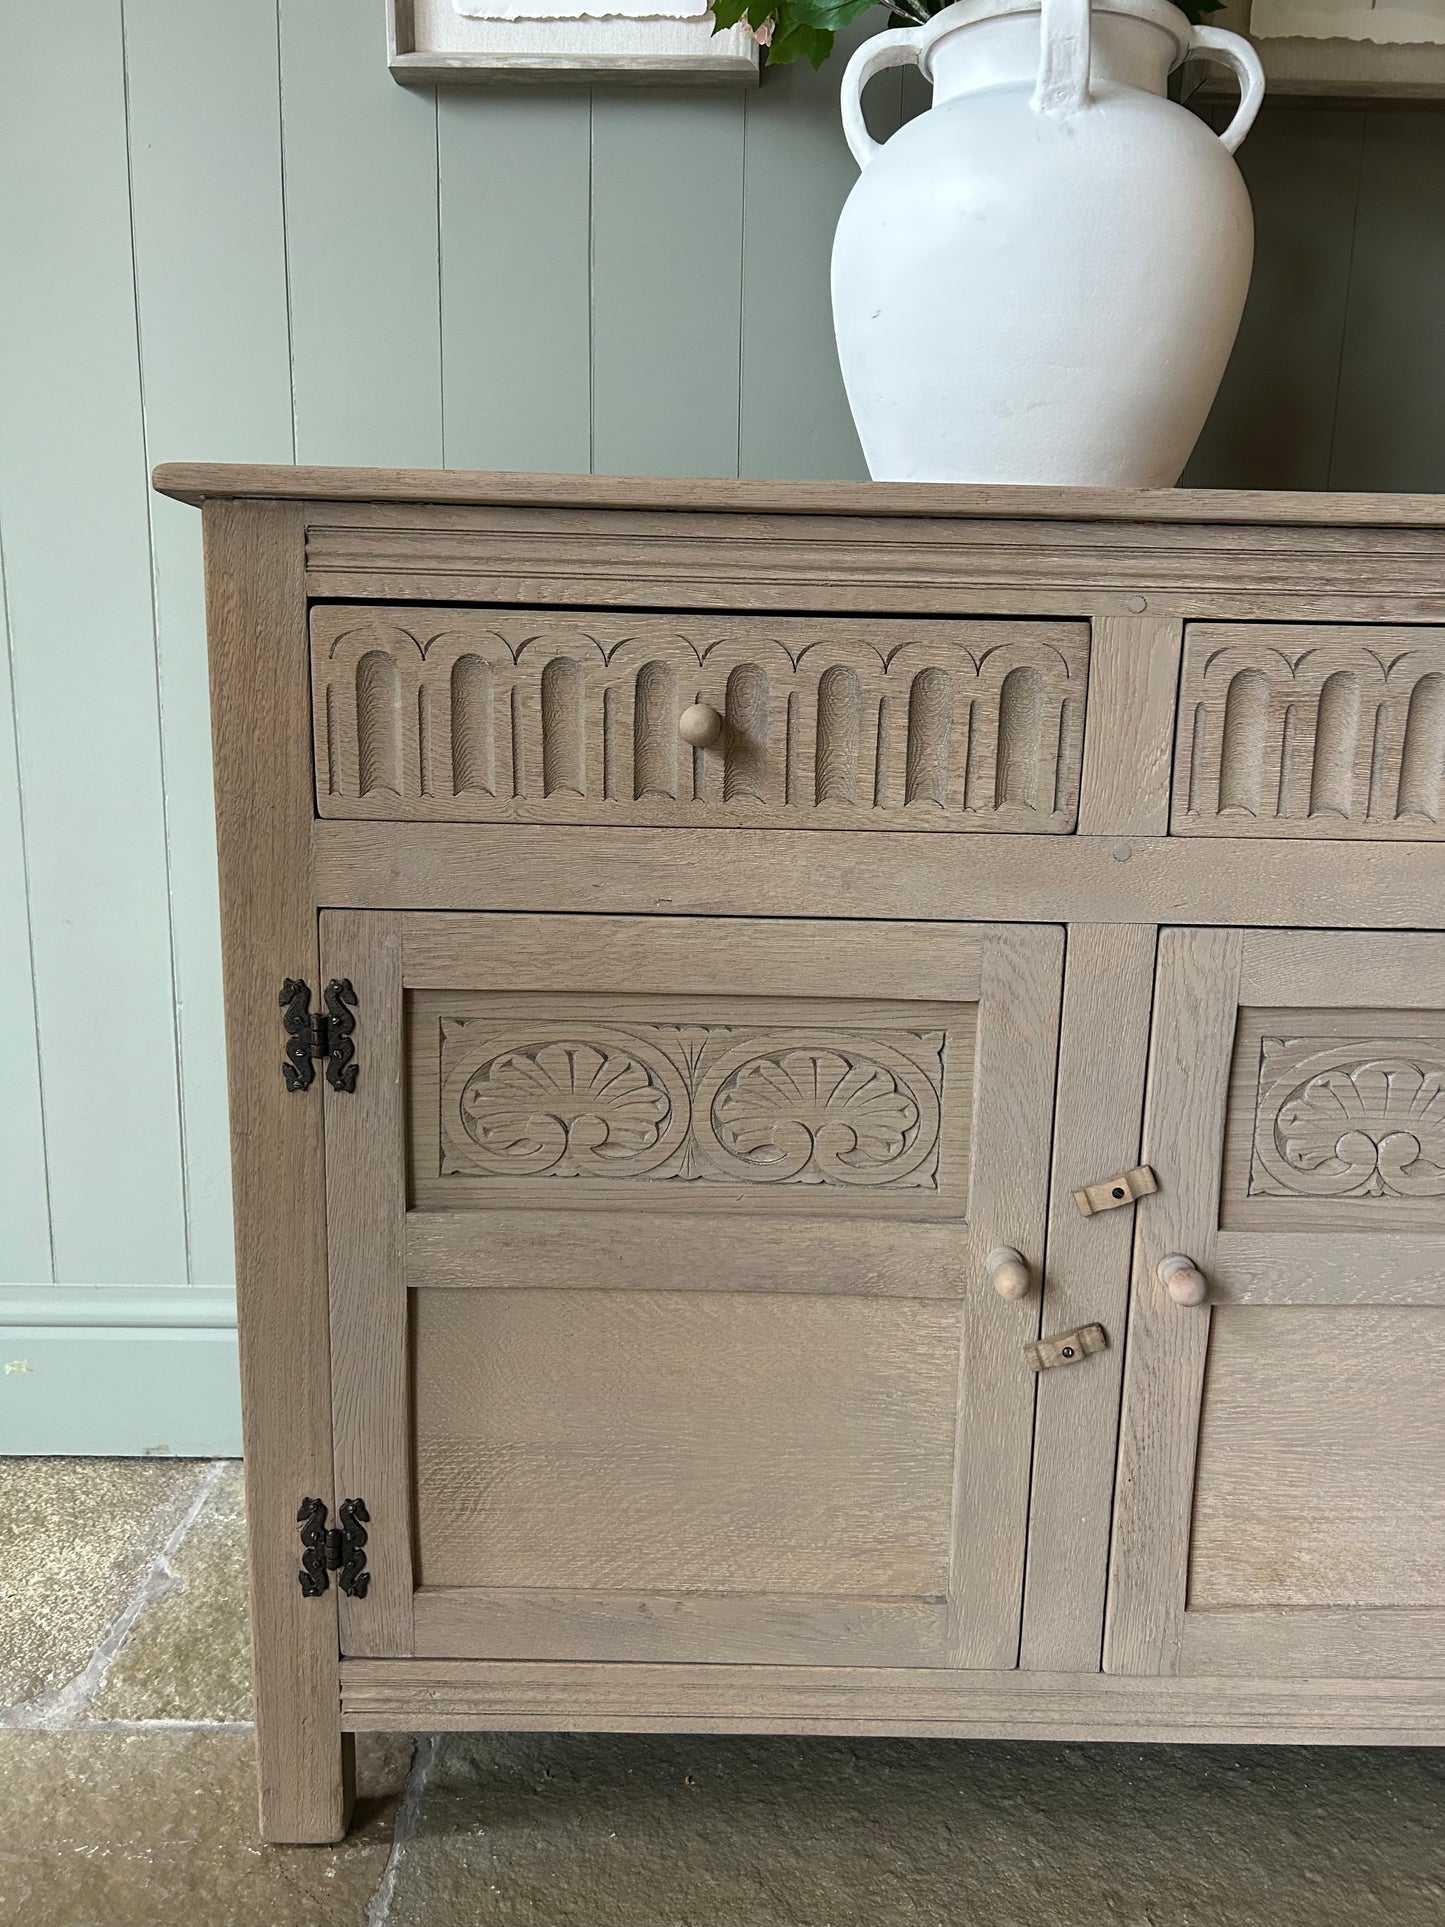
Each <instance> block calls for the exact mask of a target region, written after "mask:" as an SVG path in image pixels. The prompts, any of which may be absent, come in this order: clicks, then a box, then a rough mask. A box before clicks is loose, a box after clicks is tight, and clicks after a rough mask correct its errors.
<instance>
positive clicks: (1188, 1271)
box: [1158, 1251, 1209, 1305]
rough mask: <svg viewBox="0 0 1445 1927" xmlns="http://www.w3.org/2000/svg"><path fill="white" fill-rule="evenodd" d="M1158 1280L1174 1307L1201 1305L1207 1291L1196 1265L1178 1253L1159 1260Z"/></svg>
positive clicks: (1201, 1274) (1207, 1285)
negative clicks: (1172, 1301)
mask: <svg viewBox="0 0 1445 1927" xmlns="http://www.w3.org/2000/svg"><path fill="white" fill-rule="evenodd" d="M1158 1278H1159V1282H1160V1284H1161V1285H1163V1287H1164V1289H1165V1290H1166V1291H1167V1292H1168V1294H1169V1296H1170V1297H1171V1298H1172V1299H1173V1300H1174V1302H1175V1304H1176V1305H1202V1304H1203V1303H1204V1300H1205V1297H1206V1296H1207V1294H1208V1291H1209V1283H1208V1280H1207V1279H1206V1278H1205V1276H1204V1273H1203V1272H1202V1271H1201V1270H1200V1269H1199V1267H1198V1265H1196V1264H1195V1263H1194V1261H1193V1259H1192V1258H1186V1257H1184V1255H1183V1254H1182V1253H1181V1252H1178V1251H1171V1252H1170V1254H1169V1256H1168V1257H1167V1258H1161V1259H1160V1260H1159V1271H1158Z"/></svg>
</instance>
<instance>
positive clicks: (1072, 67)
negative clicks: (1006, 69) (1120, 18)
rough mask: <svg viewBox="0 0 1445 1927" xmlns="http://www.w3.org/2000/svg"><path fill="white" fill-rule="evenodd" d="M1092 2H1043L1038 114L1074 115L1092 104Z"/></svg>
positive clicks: (1056, 0) (1040, 20)
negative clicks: (1090, 66)
mask: <svg viewBox="0 0 1445 1927" xmlns="http://www.w3.org/2000/svg"><path fill="white" fill-rule="evenodd" d="M1091 11H1092V0H1043V8H1042V11H1041V12H1040V15H1039V77H1038V81H1037V84H1036V85H1035V87H1034V103H1033V104H1034V112H1035V113H1036V114H1074V113H1077V112H1078V110H1079V109H1080V108H1081V107H1087V106H1088V104H1089V51H1090V46H1089V43H1090V26H1091V23H1090V17H1089V16H1090V13H1091Z"/></svg>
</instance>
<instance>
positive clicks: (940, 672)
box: [311, 604, 1089, 833]
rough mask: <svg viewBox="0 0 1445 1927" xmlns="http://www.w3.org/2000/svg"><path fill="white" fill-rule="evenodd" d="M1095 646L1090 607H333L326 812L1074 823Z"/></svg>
mask: <svg viewBox="0 0 1445 1927" xmlns="http://www.w3.org/2000/svg"><path fill="white" fill-rule="evenodd" d="M1088 663H1089V631H1088V624H1087V623H1084V622H1069V621H1032V620H1019V619H1011V620H1006V621H960V620H939V619H933V620H928V621H898V620H887V621H884V620H877V621H874V620H858V619H851V618H850V619H842V618H833V617H819V618H807V617H784V618H772V617H770V618H757V617H732V616H697V615H688V616H658V615H642V616H639V615H628V614H618V613H612V614H585V613H581V614H579V613H573V612H568V613H566V614H560V613H558V612H557V611H555V610H552V611H547V610H517V609H510V608H508V609H477V608H471V609H467V608H461V609H458V608H416V607H409V606H378V607H358V606H356V605H324V604H323V605H319V606H317V607H315V608H314V609H313V610H312V613H311V675H312V695H313V710H314V724H315V745H316V790H317V807H318V809H319V811H320V813H321V815H322V816H324V817H352V818H355V817H368V818H382V819H392V820H428V819H430V820H440V821H453V822H470V823H494V822H524V823H579V824H585V823H593V824H612V825H633V824H635V825H640V826H658V827H667V826H682V825H687V826H689V827H708V828H725V827H728V826H732V825H736V826H747V827H766V826H769V825H778V826H786V827H792V828H819V829H848V828H858V829H919V830H1013V831H1020V830H1024V831H1027V830H1033V831H1044V832H1050V833H1058V832H1066V831H1070V830H1072V829H1073V828H1074V826H1075V821H1076V816H1077V809H1078V794H1079V765H1080V755H1081V748H1082V738H1083V723H1084V698H1085V690H1086V684H1087V678H1088ZM689 709H692V711H693V714H692V716H691V717H690V718H689V721H688V724H687V725H686V727H685V729H683V730H680V727H679V725H680V723H681V722H682V719H683V716H684V712H686V711H688V710H689ZM688 734H690V735H691V736H693V737H698V736H701V737H703V738H707V737H709V736H713V737H714V740H712V741H705V742H704V743H703V744H701V745H698V744H695V743H694V742H693V741H690V740H686V739H685V738H686V736H687V735H688Z"/></svg>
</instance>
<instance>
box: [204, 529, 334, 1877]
mask: <svg viewBox="0 0 1445 1927" xmlns="http://www.w3.org/2000/svg"><path fill="white" fill-rule="evenodd" d="M204 530H205V550H206V624H207V631H208V636H209V647H210V664H211V709H212V741H213V748H214V753H215V773H216V841H217V851H218V857H219V864H220V883H221V926H222V938H223V952H224V965H225V1001H226V1041H227V1059H228V1068H229V1081H230V1106H231V1134H232V1178H233V1186H234V1196H235V1218H236V1301H237V1324H238V1328H239V1347H240V1363H241V1384H242V1393H243V1397H242V1410H243V1413H244V1433H243V1437H244V1447H245V1459H246V1503H247V1516H248V1532H249V1535H250V1542H251V1570H252V1601H251V1638H252V1650H253V1657H254V1665H255V1699H256V1735H257V1753H258V1765H259V1779H260V1809H261V1832H262V1834H263V1835H264V1837H265V1838H266V1839H268V1840H273V1841H284V1842H295V1843H302V1842H323V1841H331V1840H337V1839H339V1838H340V1837H341V1836H342V1835H343V1834H344V1833H345V1831H346V1827H347V1823H348V1820H349V1817H350V1814H349V1809H350V1795H349V1787H350V1781H351V1773H350V1762H349V1752H350V1746H349V1741H347V1740H346V1739H345V1738H344V1736H343V1735H342V1732H341V1712H340V1695H339V1686H338V1677H339V1676H338V1642H337V1611H336V1592H335V1588H334V1587H328V1588H327V1589H326V1590H325V1591H324V1592H322V1593H321V1594H319V1595H312V1596H308V1594H307V1593H306V1592H304V1591H303V1589H302V1585H301V1583H300V1579H301V1557H302V1552H303V1547H302V1544H301V1540H300V1537H299V1533H298V1522H297V1513H298V1508H299V1507H300V1505H301V1502H302V1500H303V1499H305V1498H306V1497H308V1496H309V1495H313V1494H314V1495H317V1496H319V1497H321V1498H322V1499H323V1500H324V1501H325V1502H327V1503H330V1502H331V1500H332V1498H333V1476H332V1451H331V1385H330V1359H329V1351H328V1337H327V1284H326V1234H325V1213H324V1210H323V1208H322V1205H321V1202H320V1201H321V1200H323V1199H324V1196H325V1174H324V1165H323V1154H322V1135H321V1107H320V1104H319V1103H318V1102H316V1101H315V1093H311V1094H310V1095H309V1096H308V1094H307V1093H306V1092H304V1091H299V1090H297V1089H295V1088H291V1086H290V1084H289V1083H288V1080H287V1079H286V1078H285V1077H284V1076H283V1063H284V1062H285V1045H286V1041H287V1039H286V1032H285V1030H284V1028H283V1010H282V1008H281V1004H280V987H281V984H282V982H283V980H285V979H288V978H305V979H308V980H309V982H310V983H311V984H312V985H315V984H316V983H317V982H318V981H319V980H318V977H317V927H316V911H315V907H314V898H313V895H312V891H311V864H310V852H311V821H312V816H313V813H314V812H313V804H312V774H311V729H310V694H309V673H308V666H307V650H306V600H305V581H304V536H305V515H304V509H303V508H302V506H301V505H299V504H296V503H275V502H233V501H225V500H219V501H210V502H207V504H206V506H205V512H204ZM293 1081H294V1080H293Z"/></svg>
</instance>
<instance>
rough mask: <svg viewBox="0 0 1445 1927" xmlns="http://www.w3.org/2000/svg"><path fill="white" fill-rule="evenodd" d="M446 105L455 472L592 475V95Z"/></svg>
mask: <svg viewBox="0 0 1445 1927" xmlns="http://www.w3.org/2000/svg"><path fill="white" fill-rule="evenodd" d="M438 95H439V97H438V101H437V172H438V180H439V192H440V227H441V303H442V307H441V312H442V425H443V429H444V441H445V448H446V465H447V467H448V468H515V469H555V470H561V471H563V472H568V473H574V472H575V473H585V472H586V470H587V469H588V467H589V466H590V463H591V454H592V367H591V353H590V325H591V324H590V316H589V293H590V261H589V250H590V241H591V220H590V197H589V183H590V178H591V171H592V155H591V143H592V102H591V97H590V95H589V94H588V93H587V92H586V90H585V89H578V88H575V87H574V88H568V89H561V88H558V89H555V90H554V89H552V88H531V89H520V88H519V89H518V90H517V91H516V92H515V93H503V92H499V91H496V90H493V89H480V88H469V87H453V88H443V89H439V90H438Z"/></svg>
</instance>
